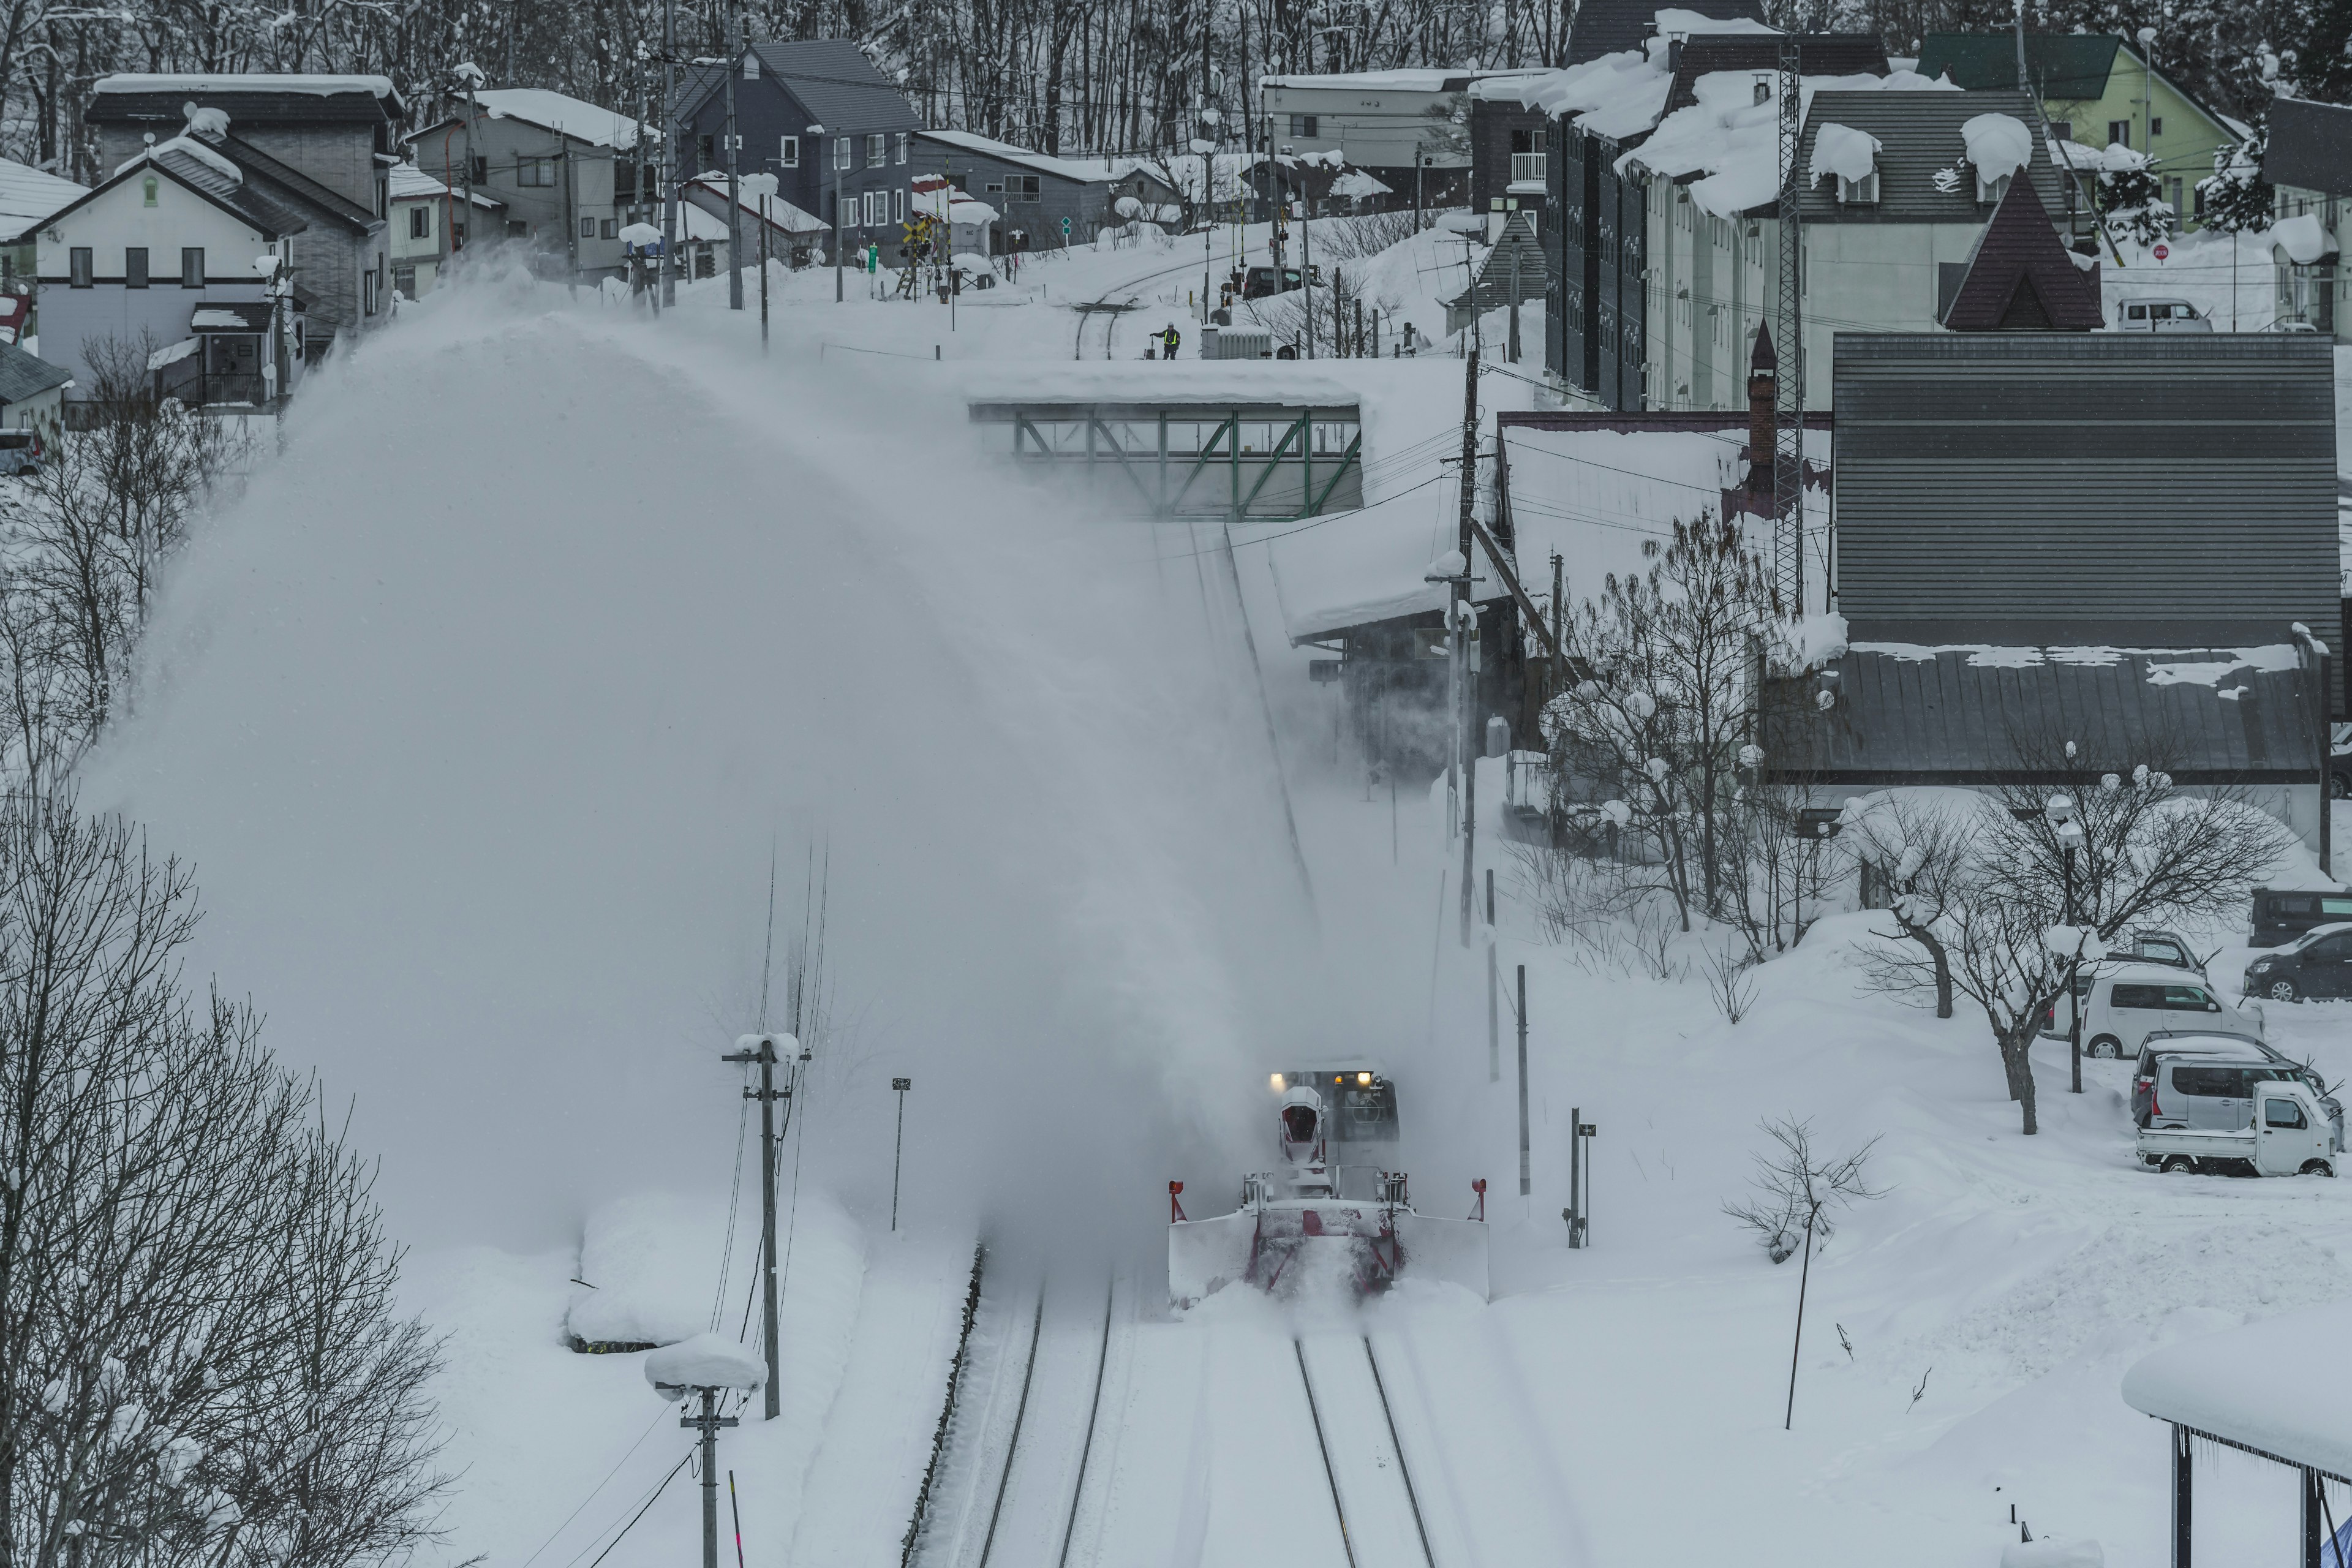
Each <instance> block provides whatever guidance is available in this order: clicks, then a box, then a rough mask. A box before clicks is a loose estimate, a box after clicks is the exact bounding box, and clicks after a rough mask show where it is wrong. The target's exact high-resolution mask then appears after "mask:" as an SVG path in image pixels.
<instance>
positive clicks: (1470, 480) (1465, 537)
mask: <svg viewBox="0 0 2352 1568" xmlns="http://www.w3.org/2000/svg"><path fill="white" fill-rule="evenodd" d="M1472 288H1473V289H1475V288H1476V284H1475V280H1474V281H1473V283H1472ZM1477 493H1478V345H1477V344H1476V343H1475V342H1473V343H1472V344H1471V345H1470V353H1469V355H1468V357H1467V358H1466V359H1465V361H1464V362H1463V374H1462V504H1461V525H1462V526H1461V538H1460V540H1459V541H1458V542H1457V543H1456V545H1455V548H1456V549H1458V550H1460V551H1461V552H1462V571H1461V574H1460V575H1459V576H1458V577H1457V578H1456V579H1455V581H1454V594H1453V600H1452V603H1451V604H1450V605H1449V606H1448V608H1447V615H1448V616H1449V618H1450V619H1452V620H1453V621H1454V623H1455V626H1456V634H1455V636H1454V647H1456V648H1457V649H1459V650H1460V652H1461V656H1462V657H1460V658H1457V659H1456V660H1455V661H1454V665H1455V668H1454V680H1455V682H1456V683H1457V689H1459V690H1460V691H1461V693H1462V700H1461V702H1460V703H1459V704H1458V706H1457V711H1456V712H1455V714H1454V754H1455V755H1456V756H1457V757H1459V758H1460V759H1461V763H1462V945H1463V946H1464V947H1468V946H1469V945H1470V916H1471V906H1472V905H1473V904H1474V903H1475V902H1476V899H1475V894H1474V889H1472V887H1471V880H1472V878H1473V877H1474V875H1475V872H1474V871H1473V870H1472V867H1473V865H1474V864H1475V860H1476V850H1477V842H1478V753H1477V751H1476V750H1475V748H1474V747H1473V746H1472V745H1471V744H1470V733H1471V731H1472V730H1473V729H1474V728H1475V722H1474V721H1473V719H1472V714H1473V713H1475V711H1476V710H1477V706H1478V683H1477V679H1476V677H1475V676H1474V675H1473V674H1472V673H1471V671H1470V658H1469V653H1470V649H1471V647H1472V646H1473V638H1474V637H1475V634H1476V628H1477V623H1476V622H1475V621H1472V622H1471V623H1470V625H1469V626H1466V627H1465V626H1461V622H1462V621H1463V620H1464V618H1465V612H1467V613H1469V614H1475V612H1470V611H1469V604H1470V578H1471V571H1470V560H1471V556H1470V550H1471V545H1472V541H1471V530H1472V527H1473V526H1474V524H1475V521H1476V520H1475V518H1474V517H1473V516H1472V515H1471V509H1472V507H1473V506H1474V505H1475V502H1476V500H1477Z"/></svg>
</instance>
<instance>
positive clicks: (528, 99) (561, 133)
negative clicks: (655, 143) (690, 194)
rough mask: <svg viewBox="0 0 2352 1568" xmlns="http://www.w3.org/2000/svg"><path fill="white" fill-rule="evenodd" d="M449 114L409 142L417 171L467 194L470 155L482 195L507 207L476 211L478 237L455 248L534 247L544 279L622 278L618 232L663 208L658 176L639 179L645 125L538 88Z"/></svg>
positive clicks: (495, 92) (485, 92)
mask: <svg viewBox="0 0 2352 1568" xmlns="http://www.w3.org/2000/svg"><path fill="white" fill-rule="evenodd" d="M451 107H452V109H453V110H454V112H453V113H451V114H450V115H448V116H447V117H446V118H444V119H441V120H437V121H434V122H433V123H432V124H430V125H428V126H426V127H425V129H424V130H422V131H419V132H415V134H414V135H412V136H410V137H409V138H408V145H409V148H410V150H411V152H412V153H413V155H414V157H415V162H416V166H417V168H418V169H419V170H420V171H421V172H422V173H424V174H429V175H431V176H433V177H434V178H435V179H436V180H439V181H440V182H441V183H442V184H445V185H446V186H448V187H449V189H450V190H452V191H459V190H463V189H464V187H465V184H466V174H467V170H466V150H467V147H468V146H470V147H471V148H472V149H473V158H474V164H473V177H474V178H473V184H474V194H475V195H476V196H478V197H479V196H482V195H489V196H491V197H493V198H494V199H495V200H496V201H497V202H498V203H499V207H498V208H497V210H496V211H495V212H488V211H480V210H478V212H477V214H476V216H475V219H474V222H475V224H476V225H477V226H480V227H481V228H482V230H483V232H482V233H481V234H480V235H479V236H476V235H471V234H467V233H466V232H465V228H464V226H462V225H460V226H459V227H458V230H457V233H455V234H453V235H452V236H451V237H450V238H451V241H452V248H454V249H463V248H464V247H465V246H466V245H467V243H469V242H474V241H477V240H478V239H490V238H500V239H504V240H506V241H508V242H509V243H514V244H520V245H522V246H525V247H529V250H530V256H531V259H532V264H533V265H534V267H536V268H538V270H539V271H541V273H542V274H544V275H546V276H550V277H560V278H576V279H583V280H590V279H599V278H611V277H617V276H619V274H620V270H621V261H622V249H623V247H622V243H621V238H620V231H621V230H622V229H624V228H626V227H627V226H629V225H630V224H632V223H635V222H638V221H640V220H641V219H642V218H645V216H646V214H649V213H651V212H653V211H654V210H655V209H656V205H657V204H658V197H657V195H656V191H655V185H656V176H655V173H654V171H653V170H652V169H651V168H646V170H645V171H644V174H643V177H642V178H640V175H639V163H638V152H637V142H638V135H637V122H636V121H634V120H631V119H630V118H629V117H628V116H626V115H625V114H615V113H614V111H613V110H609V109H604V108H600V107H598V106H597V105H595V104H593V103H588V102H584V101H583V100H580V99H576V98H571V97H567V96H566V95H564V94H562V93H560V92H551V91H549V90H548V89H544V88H536V87H505V88H483V89H480V90H479V91H477V92H474V93H471V94H469V95H467V97H465V98H461V99H457V100H455V101H454V102H453V104H452V106H451ZM457 205H459V206H462V205H463V204H462V203H460V204H457ZM452 216H457V215H456V213H455V209H453V215H452ZM646 221H651V220H650V219H646ZM494 225H495V227H493V226H494Z"/></svg>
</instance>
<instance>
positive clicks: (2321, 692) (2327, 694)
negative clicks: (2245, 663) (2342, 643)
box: [2287, 621, 2336, 882]
mask: <svg viewBox="0 0 2352 1568" xmlns="http://www.w3.org/2000/svg"><path fill="white" fill-rule="evenodd" d="M2287 629H2288V630H2289V631H2292V632H2293V633H2294V639H2295V662H2296V663H2297V664H2298V665H2300V664H2301V663H2302V662H2303V656H2304V655H2305V654H2309V655H2310V656H2311V668H2312V671H2313V675H2314V679H2313V681H2312V684H2313V685H2314V686H2315V687H2316V688H2317V691H2316V692H2315V694H2314V697H2313V699H2312V701H2313V705H2314V707H2315V710H2316V711H2315V713H2314V714H2313V716H2312V721H2311V722H2312V745H2313V749H2314V751H2315V752H2316V753H2317V757H2318V763H2319V874H2320V875H2321V876H2323V877H2325V878H2326V879H2328V880H2329V881H2331V882H2332V881H2334V880H2335V879H2336V865H2335V861H2336V852H2335V851H2336V847H2335V843H2334V839H2335V833H2334V831H2333V829H2334V828H2335V826H2336V822H2335V818H2336V800H2335V795H2336V780H2335V771H2336V770H2335V761H2336V759H2335V756H2334V755H2333V752H2334V751H2335V746H2334V735H2333V728H2334V727H2333V726H2332V725H2331V724H2330V723H2329V722H2328V712H2329V710H2330V709H2331V708H2333V707H2334V706H2335V704H2334V702H2333V701H2332V700H2331V699H2332V698H2333V697H2334V695H2335V694H2334V693H2333V692H2331V691H2330V690H2328V689H2327V645H2326V643H2324V642H2321V641H2320V640H2319V639H2318V638H2317V637H2314V636H2312V635H2311V628H2310V627H2309V626H2305V625H2304V624H2303V623H2302V622H2301V621H2296V622H2294V624H2293V625H2292V626H2289V627H2288V628H2287Z"/></svg>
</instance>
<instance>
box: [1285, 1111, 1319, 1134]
mask: <svg viewBox="0 0 2352 1568" xmlns="http://www.w3.org/2000/svg"><path fill="white" fill-rule="evenodd" d="M1282 1135H1283V1136H1284V1137H1285V1138H1287V1139H1288V1140H1290V1142H1293V1143H1306V1142H1311V1141H1312V1140H1313V1139H1314V1137H1315V1108H1314V1107H1313V1106H1311V1105H1286V1106H1284V1107H1283V1108H1282Z"/></svg>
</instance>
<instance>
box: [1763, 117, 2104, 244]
mask: <svg viewBox="0 0 2352 1568" xmlns="http://www.w3.org/2000/svg"><path fill="white" fill-rule="evenodd" d="M1979 114H2005V115H2008V116H2009V117H2010V118H2011V119H2012V120H2015V121H2019V122H2020V123H2021V125H2023V126H2024V127H2025V128H2026V131H2027V134H2028V136H2029V137H2030V138H2031V140H2032V149H2033V152H2032V163H2030V164H2028V165H2027V171H2028V174H2030V175H2031V177H2032V182H2033V184H2034V187H2035V189H2036V191H2037V193H2038V194H2039V195H2041V197H2042V203H2043V205H2044V206H2045V207H2049V208H2058V209H2062V210H2063V206H2064V205H2065V195H2064V193H2063V190H2062V189H2061V187H2060V185H2059V184H2058V171H2057V170H2056V169H2055V168H2054V167H2053V166H2052V164H2051V162H2050V144H2049V143H2048V142H2045V141H2044V140H2042V137H2040V136H2039V135H2034V134H2033V127H2034V126H2035V124H2036V123H2037V122H2036V121H2035V119H2034V115H2033V100H2032V99H2031V98H2030V97H2028V96H2027V95H2026V94H2024V93H2021V92H2019V91H2018V90H2017V89H2014V88H2011V89H2007V90H2005V91H2000V92H1949V91H1946V92H1817V93H1815V94H1814V95H1813V100H1812V102H1811V105H1810V106H1808V109H1807V112H1806V115H1805V132H1804V140H1803V142H1802V143H1801V145H1800V146H1799V148H1798V150H1797V167H1798V169H1799V170H1801V171H1806V170H1811V168H1812V166H1813V143H1814V142H1816V141H1817V140H1818V139H1819V138H1820V136H1821V132H1822V127H1823V126H1825V125H1845V126H1851V127H1852V128H1853V129H1854V130H1856V131H1859V132H1863V133H1864V134H1865V135H1868V136H1872V137H1874V138H1876V139H1877V142H1878V144H1879V150H1878V153H1877V155H1876V157H1875V159H1874V162H1875V163H1876V165H1877V168H1878V200H1877V201H1876V202H1874V203H1873V204H1871V205H1857V206H1841V205H1839V203H1838V199H1837V197H1838V193H1837V182H1836V181H1834V180H1832V179H1829V178H1826V177H1824V178H1823V179H1822V180H1820V181H1819V182H1817V183H1811V184H1806V185H1805V188H1804V192H1803V195H1802V202H1803V207H1802V211H1803V213H1804V218H1805V221H1806V222H1807V223H1980V222H1982V221H1983V220H1984V219H1985V217H1986V216H1987V215H1986V210H1985V209H1984V208H1983V207H1982V206H1980V205H1978V203H1977V183H1976V171H1975V170H1973V169H1970V168H1967V167H1964V166H1962V164H1961V160H1962V159H1963V158H1964V157H1965V156H1966V155H1967V153H1968V142H1967V141H1966V139H1965V138H1964V136H1963V135H1962V132H1961V127H1962V126H1964V125H1966V124H1967V123H1968V122H1969V121H1971V120H1974V119H1975V118H1976V117H1977V116H1978V115H1979ZM1939 174H1940V175H1946V176H1947V177H1946V178H1945V179H1944V180H1943V181H1942V184H1944V185H1948V186H1950V187H1951V188H1950V189H1948V190H1946V189H1943V188H1941V187H1940V186H1939V185H1938V183H1937V176H1938V175H1939ZM1800 178H1801V179H1802V178H1803V176H1802V174H1801V175H1800Z"/></svg>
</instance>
